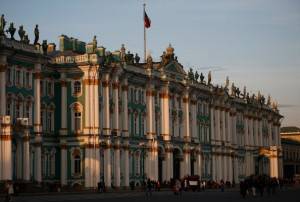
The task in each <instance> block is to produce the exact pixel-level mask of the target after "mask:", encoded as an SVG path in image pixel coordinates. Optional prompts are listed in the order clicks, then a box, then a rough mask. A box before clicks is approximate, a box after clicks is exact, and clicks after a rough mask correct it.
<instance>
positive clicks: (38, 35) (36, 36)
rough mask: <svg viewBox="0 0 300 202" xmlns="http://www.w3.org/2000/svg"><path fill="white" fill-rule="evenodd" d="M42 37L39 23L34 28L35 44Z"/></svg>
mask: <svg viewBox="0 0 300 202" xmlns="http://www.w3.org/2000/svg"><path fill="white" fill-rule="evenodd" d="M39 37H40V32H39V25H35V28H34V43H33V44H34V45H35V44H37V43H38V41H39Z"/></svg>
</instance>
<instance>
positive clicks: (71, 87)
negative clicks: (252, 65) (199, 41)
mask: <svg viewBox="0 0 300 202" xmlns="http://www.w3.org/2000/svg"><path fill="white" fill-rule="evenodd" d="M59 42H60V43H59V48H58V49H56V47H55V44H51V43H50V44H47V42H46V41H43V43H42V44H41V45H40V44H38V43H36V44H35V45H33V44H30V43H29V41H24V40H23V39H22V40H15V39H10V38H8V37H6V36H5V35H2V36H0V117H1V118H0V123H1V126H0V151H1V153H0V180H2V181H3V180H18V181H24V182H36V183H39V184H40V183H43V182H50V183H51V182H56V183H60V184H61V185H62V186H66V185H68V186H73V185H75V184H79V185H82V186H84V187H86V188H91V187H95V186H96V185H97V183H98V182H99V181H100V180H102V179H103V180H104V182H105V184H106V186H107V187H110V186H111V185H113V186H114V187H128V186H129V184H130V182H134V183H135V184H137V183H141V181H142V180H144V179H146V178H150V179H152V180H160V181H161V182H164V181H170V179H171V178H183V177H184V176H187V175H198V176H200V178H201V179H203V180H214V181H217V182H219V181H220V180H224V181H230V182H233V181H234V182H236V183H238V182H239V181H240V180H243V179H244V178H245V177H246V176H249V175H252V174H268V175H270V176H272V177H281V176H282V172H283V171H282V154H281V143H280V136H279V128H280V119H281V118H282V116H281V115H280V113H279V111H278V109H277V105H276V104H274V103H273V104H272V103H271V100H270V97H269V98H268V99H267V100H266V99H265V98H264V96H262V95H261V94H260V93H258V95H254V94H253V95H249V93H248V92H247V91H246V88H245V89H244V91H243V92H240V90H239V88H237V87H236V86H234V84H233V83H232V85H231V86H230V87H229V80H228V79H227V80H226V84H225V85H224V86H218V85H214V84H213V83H212V81H211V80H212V78H211V74H210V73H209V75H208V78H207V79H204V76H203V75H202V73H201V76H200V77H199V75H198V73H195V74H194V73H193V71H192V70H190V71H189V72H188V73H187V72H186V71H185V70H184V67H183V66H182V65H181V64H180V63H179V62H178V61H177V57H175V55H174V48H173V47H172V46H171V45H170V46H169V47H167V49H166V52H164V53H163V55H162V56H161V61H159V62H154V61H153V60H152V58H151V56H148V58H147V61H146V62H140V61H139V60H140V59H139V57H138V55H135V56H134V55H133V54H131V53H130V52H129V51H128V52H127V51H126V50H125V47H124V46H122V47H121V49H120V50H118V51H114V52H109V51H107V50H106V49H105V48H104V47H98V46H97V40H96V38H94V39H93V41H92V42H91V43H87V44H86V43H84V42H81V41H79V40H77V39H74V38H69V37H67V36H65V35H62V36H60V37H59Z"/></svg>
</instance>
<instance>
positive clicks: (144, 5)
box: [143, 3, 147, 62]
mask: <svg viewBox="0 0 300 202" xmlns="http://www.w3.org/2000/svg"><path fill="white" fill-rule="evenodd" d="M143 7H144V12H143V15H144V18H143V25H144V62H146V46H147V44H146V27H145V12H146V11H145V7H146V4H145V3H144V4H143Z"/></svg>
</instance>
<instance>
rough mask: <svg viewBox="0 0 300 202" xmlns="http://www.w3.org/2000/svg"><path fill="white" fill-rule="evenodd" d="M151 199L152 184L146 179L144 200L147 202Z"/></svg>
mask: <svg viewBox="0 0 300 202" xmlns="http://www.w3.org/2000/svg"><path fill="white" fill-rule="evenodd" d="M151 197H152V182H151V180H150V178H148V180H147V183H146V198H147V200H148V199H150V198H151Z"/></svg>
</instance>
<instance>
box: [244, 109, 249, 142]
mask: <svg viewBox="0 0 300 202" xmlns="http://www.w3.org/2000/svg"><path fill="white" fill-rule="evenodd" d="M248 122H249V120H248V116H247V115H245V116H244V126H245V145H246V146H249V128H248Z"/></svg>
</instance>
